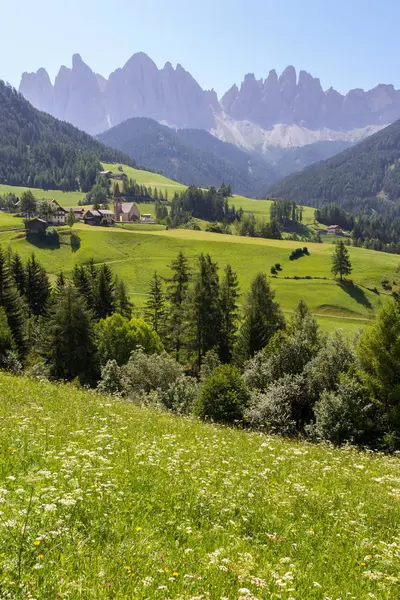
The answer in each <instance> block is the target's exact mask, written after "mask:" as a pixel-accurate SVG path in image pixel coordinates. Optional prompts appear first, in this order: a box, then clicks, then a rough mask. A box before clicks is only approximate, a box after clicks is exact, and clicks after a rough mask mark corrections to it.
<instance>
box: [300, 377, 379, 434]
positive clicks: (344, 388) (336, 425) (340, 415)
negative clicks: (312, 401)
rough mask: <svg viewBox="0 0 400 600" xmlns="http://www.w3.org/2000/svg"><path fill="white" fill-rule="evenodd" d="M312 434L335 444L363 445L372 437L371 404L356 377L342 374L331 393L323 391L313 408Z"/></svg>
mask: <svg viewBox="0 0 400 600" xmlns="http://www.w3.org/2000/svg"><path fill="white" fill-rule="evenodd" d="M314 412H315V425H314V426H313V427H312V429H311V431H312V432H313V434H314V435H315V436H316V437H317V438H319V439H324V440H329V441H331V442H333V443H334V444H343V443H346V442H347V443H355V444H360V443H361V444H362V443H365V442H366V441H368V439H370V438H371V433H372V429H373V420H372V416H373V412H374V407H373V405H372V404H371V402H370V401H369V395H368V393H367V391H366V390H365V388H364V387H362V386H361V385H360V384H359V383H358V382H357V381H356V380H355V379H351V378H350V377H348V376H343V377H342V379H341V380H340V383H339V385H338V388H337V390H336V391H334V392H327V391H326V392H324V393H323V394H322V396H321V399H320V400H319V401H318V402H317V403H316V405H315V407H314Z"/></svg>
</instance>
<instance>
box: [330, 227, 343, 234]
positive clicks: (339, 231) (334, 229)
mask: <svg viewBox="0 0 400 600" xmlns="http://www.w3.org/2000/svg"><path fill="white" fill-rule="evenodd" d="M327 233H329V234H332V235H341V234H342V233H343V231H342V228H341V227H340V225H329V227H328V228H327Z"/></svg>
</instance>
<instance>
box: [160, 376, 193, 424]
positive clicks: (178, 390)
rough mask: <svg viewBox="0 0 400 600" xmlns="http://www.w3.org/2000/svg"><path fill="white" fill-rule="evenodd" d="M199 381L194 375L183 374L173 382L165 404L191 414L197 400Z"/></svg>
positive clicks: (180, 412) (179, 412)
mask: <svg viewBox="0 0 400 600" xmlns="http://www.w3.org/2000/svg"><path fill="white" fill-rule="evenodd" d="M198 393H199V383H198V381H197V379H195V378H194V377H188V376H185V375H181V376H180V377H178V379H176V381H175V382H174V383H172V384H171V386H170V387H169V389H168V390H167V392H166V394H165V395H164V397H162V400H163V404H164V405H165V406H167V407H168V408H170V409H171V410H172V411H173V412H176V413H178V414H190V413H191V412H192V410H193V406H194V404H195V402H196V400H197V396H198Z"/></svg>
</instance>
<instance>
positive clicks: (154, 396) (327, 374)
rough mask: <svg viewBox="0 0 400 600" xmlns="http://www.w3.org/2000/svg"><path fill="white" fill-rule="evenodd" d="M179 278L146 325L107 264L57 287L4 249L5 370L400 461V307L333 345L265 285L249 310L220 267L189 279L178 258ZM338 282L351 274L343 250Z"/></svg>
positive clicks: (255, 283)
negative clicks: (398, 453)
mask: <svg viewBox="0 0 400 600" xmlns="http://www.w3.org/2000/svg"><path fill="white" fill-rule="evenodd" d="M169 270H170V273H169V275H168V276H167V277H164V278H161V277H160V276H159V275H158V274H157V273H155V274H154V276H153V278H152V280H151V283H150V289H149V294H148V299H147V302H146V305H145V307H144V311H143V316H142V317H139V316H137V311H135V309H134V307H133V306H132V304H131V302H130V301H129V296H128V293H127V290H126V287H125V285H124V283H123V281H121V280H119V279H117V278H116V277H115V276H114V275H113V273H112V271H111V269H110V268H109V267H108V265H106V264H102V265H96V264H95V263H94V262H93V260H91V261H89V262H88V263H87V264H85V265H79V266H76V267H75V268H74V271H73V273H72V275H71V277H70V278H67V277H66V276H65V275H64V274H63V273H59V274H58V276H57V278H56V281H55V282H54V284H53V285H51V284H50V281H49V276H48V274H47V273H46V271H45V269H44V268H43V267H42V266H41V265H40V263H39V262H38V261H37V259H36V257H35V256H34V255H32V256H31V257H30V258H29V259H28V260H27V261H26V262H24V261H22V259H21V258H20V256H19V255H18V253H15V252H13V251H12V250H11V249H10V248H9V249H7V250H3V249H1V248H0V361H1V366H2V368H4V369H8V370H12V371H14V372H15V373H21V372H25V373H26V374H28V375H30V376H40V377H48V378H49V379H61V380H64V381H72V382H74V384H75V385H79V384H80V385H82V384H84V385H90V386H93V387H95V386H97V388H98V389H99V391H101V392H106V393H117V394H119V395H123V396H126V397H127V398H130V399H132V400H133V401H136V402H144V403H147V404H151V405H154V406H158V407H162V408H163V409H166V410H172V411H175V412H178V413H184V414H195V415H198V416H199V417H201V418H203V419H207V420H213V421H216V422H222V423H233V424H236V425H240V426H245V427H251V428H255V429H259V430H262V431H269V432H274V433H280V434H282V435H286V436H301V437H307V438H310V439H312V440H320V439H325V440H329V441H331V442H333V443H337V444H340V443H355V444H359V445H362V446H367V447H373V448H379V449H384V450H388V451H392V450H397V449H399V448H400V433H399V432H400V374H399V373H400V368H399V367H400V352H399V348H400V297H399V296H398V295H396V294H395V295H393V298H392V299H391V300H390V301H388V302H387V303H385V304H384V305H383V306H382V308H381V309H380V311H379V312H378V314H377V316H376V319H375V321H374V322H373V323H372V325H371V326H369V327H366V328H365V329H364V331H363V332H362V333H361V334H360V335H359V336H358V339H357V341H356V342H355V343H353V344H351V343H349V342H348V341H347V340H346V339H345V338H344V337H343V336H341V334H340V333H339V332H335V333H334V334H333V335H326V334H324V333H322V332H321V330H320V328H319V326H318V324H317V322H316V320H315V318H314V317H313V316H312V314H311V313H310V311H309V309H308V307H307V306H306V304H305V303H304V302H303V301H300V302H299V304H298V306H297V308H296V310H295V311H294V313H293V315H292V316H291V317H290V318H289V319H287V318H285V316H284V314H283V312H282V310H281V307H280V306H279V304H278V302H276V300H275V295H274V292H273V290H272V289H271V286H270V283H269V280H268V278H267V276H266V275H265V274H264V273H259V274H258V275H256V276H255V277H254V279H253V280H252V282H251V285H250V290H249V292H248V294H247V295H246V296H245V297H244V298H243V299H242V298H241V297H240V290H239V284H238V278H237V274H236V273H235V272H234V271H233V269H232V267H231V266H229V265H227V266H226V267H225V269H224V271H223V274H222V277H220V273H219V269H218V265H217V263H215V262H214V261H213V260H212V258H211V257H210V256H209V255H206V254H201V255H200V256H199V257H198V258H197V261H196V264H195V265H190V264H189V262H188V259H187V257H186V256H185V255H184V254H183V253H179V254H178V256H177V257H176V258H175V259H174V260H173V261H172V262H171V265H170V269H169ZM332 271H333V273H334V274H336V275H339V276H340V277H341V278H342V277H343V276H345V275H346V274H348V273H349V272H351V264H350V261H349V257H348V251H347V248H346V246H345V245H344V243H343V242H342V241H340V242H339V244H338V245H337V247H336V248H335V249H334V253H333V256H332ZM239 301H240V303H241V304H242V305H243V308H242V309H240V306H239ZM134 312H135V313H136V314H135V315H134V316H133V313H134Z"/></svg>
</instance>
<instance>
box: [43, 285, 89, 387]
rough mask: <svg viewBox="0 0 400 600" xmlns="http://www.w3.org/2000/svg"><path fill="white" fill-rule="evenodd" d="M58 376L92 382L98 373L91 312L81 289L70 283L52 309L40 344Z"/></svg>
mask: <svg viewBox="0 0 400 600" xmlns="http://www.w3.org/2000/svg"><path fill="white" fill-rule="evenodd" d="M41 352H42V354H43V356H44V357H45V358H46V360H47V362H48V364H49V367H50V374H51V376H52V377H55V378H56V379H63V380H67V381H71V380H73V379H75V378H76V377H78V378H79V380H80V382H81V383H82V384H86V383H89V384H92V383H94V382H95V381H96V378H97V376H98V367H97V363H96V346H95V337H94V329H93V323H92V319H91V314H90V312H89V311H88V310H87V308H86V305H85V302H84V300H83V298H82V296H81V295H80V294H79V292H78V290H77V289H76V288H75V287H74V286H72V285H67V286H66V288H65V290H64V293H63V294H60V296H59V297H58V299H57V301H56V303H55V304H54V306H53V307H52V308H51V310H50V314H49V317H48V319H47V323H46V329H45V332H44V338H43V344H42V348H41Z"/></svg>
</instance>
